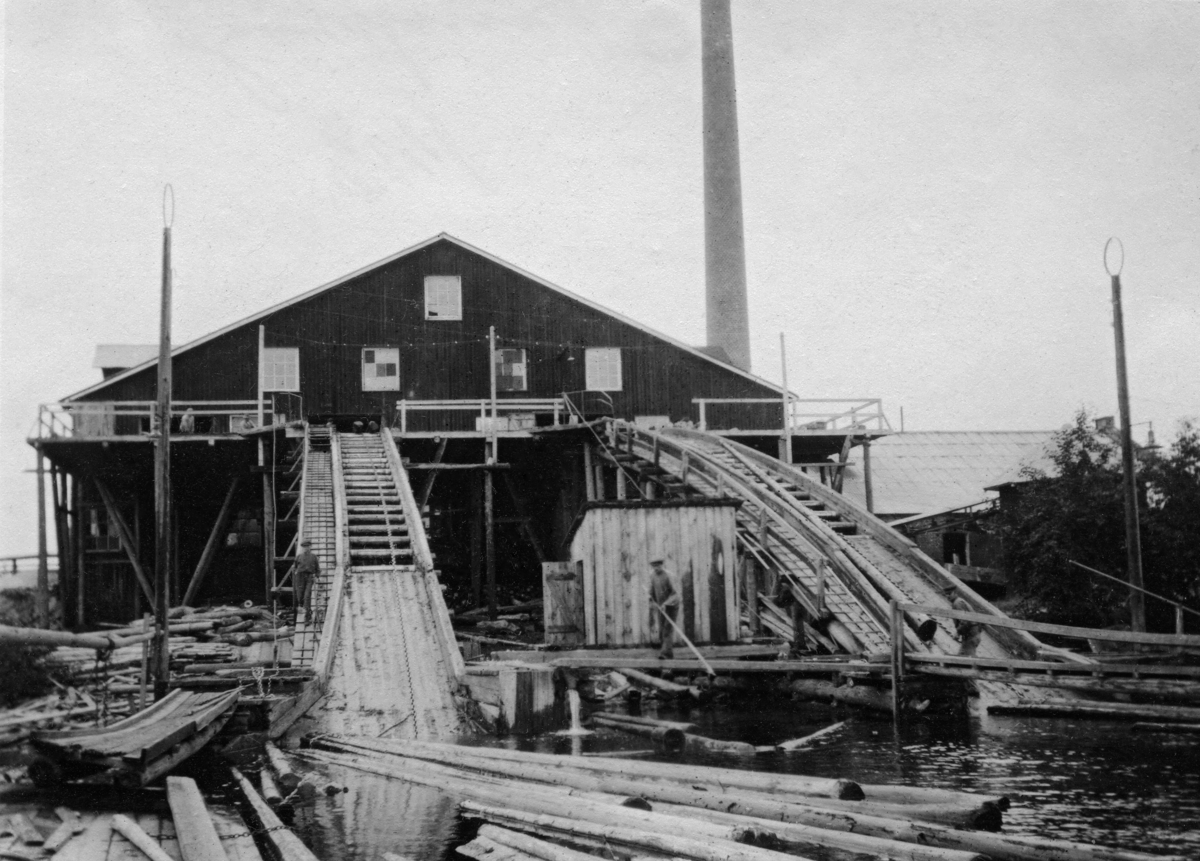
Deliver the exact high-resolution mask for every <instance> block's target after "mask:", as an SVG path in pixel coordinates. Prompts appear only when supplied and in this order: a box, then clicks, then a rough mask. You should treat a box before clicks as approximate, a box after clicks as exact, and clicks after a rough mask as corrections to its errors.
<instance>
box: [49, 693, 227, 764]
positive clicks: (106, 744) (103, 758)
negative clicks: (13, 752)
mask: <svg viewBox="0 0 1200 861" xmlns="http://www.w3.org/2000/svg"><path fill="white" fill-rule="evenodd" d="M238 693H239V692H238V691H237V690H232V691H218V692H216V693H196V692H192V691H184V690H174V691H172V692H171V693H169V694H168V695H167V696H165V697H164V698H163V699H161V700H159V701H158V702H156V703H155V704H154V705H152V706H150V707H149V708H147V709H143V710H142V711H140V712H138V713H137V714H134V715H131V716H129V717H127V718H125V719H124V720H121V721H117V722H116V723H114V724H112V725H111V726H108V727H105V728H102V729H77V730H63V731H59V732H39V733H34V735H33V736H32V737H31V738H30V739H29V743H30V744H31V745H32V746H33V747H34V749H35V750H37V751H38V753H39V754H40V755H39V756H38V758H37V759H36V760H35V761H34V762H33V763H32V764H31V765H30V766H29V776H30V778H31V779H32V780H33V781H34V782H35V783H37V784H39V785H42V786H53V785H56V784H59V783H62V782H63V781H65V780H72V779H77V778H85V777H86V778H92V779H97V780H103V781H110V782H113V783H117V784H120V785H122V786H145V785H146V784H147V783H150V782H151V781H153V780H154V779H155V778H158V777H161V776H162V775H163V774H166V773H167V772H168V771H170V770H171V769H172V768H174V767H175V766H176V765H178V764H179V763H181V762H183V760H185V759H187V758H188V757H189V756H191V755H192V754H193V753H195V752H196V751H198V750H200V748H202V747H204V745H206V744H207V743H208V742H209V741H210V740H211V739H212V737H213V736H214V735H216V734H217V732H219V731H220V729H221V727H223V726H224V725H225V722H226V721H228V720H229V718H230V717H231V716H232V715H233V708H234V706H235V705H237V701H238Z"/></svg>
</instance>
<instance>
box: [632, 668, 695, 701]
mask: <svg viewBox="0 0 1200 861" xmlns="http://www.w3.org/2000/svg"><path fill="white" fill-rule="evenodd" d="M619 672H620V673H621V674H622V675H623V676H625V677H626V678H629V679H633V680H634V681H635V682H641V683H642V684H643V685H647V686H648V687H652V688H655V689H657V690H660V691H662V692H664V693H668V694H672V695H677V694H691V695H692V696H693V697H694V698H695V699H700V698H701V696H702V694H701V693H700V689H699V688H695V687H689V686H687V685H677V684H675V683H674V682H668V681H667V680H666V679H660V678H657V677H655V676H652V675H650V674H649V673H643V672H642V671H641V670H629V669H623V670H619Z"/></svg>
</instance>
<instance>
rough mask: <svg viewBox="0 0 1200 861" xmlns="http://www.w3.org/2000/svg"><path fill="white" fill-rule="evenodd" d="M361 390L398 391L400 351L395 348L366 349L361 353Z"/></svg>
mask: <svg viewBox="0 0 1200 861" xmlns="http://www.w3.org/2000/svg"><path fill="white" fill-rule="evenodd" d="M362 390H363V391H364V392H398V391H400V350H399V348H397V347H367V348H366V349H364V350H363V351H362Z"/></svg>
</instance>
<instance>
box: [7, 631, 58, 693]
mask: <svg viewBox="0 0 1200 861" xmlns="http://www.w3.org/2000/svg"><path fill="white" fill-rule="evenodd" d="M48 654H50V648H49V647H48V646H23V645H20V644H18V643H0V679H3V680H4V684H3V685H0V706H3V707H4V708H11V707H12V706H15V705H17V704H18V703H21V702H24V701H25V700H28V699H32V698H34V697H38V696H41V695H42V694H44V693H46V691H48V690H49V689H50V687H51V682H50V678H49V676H48V674H47V670H46V666H45V658H46V655H48Z"/></svg>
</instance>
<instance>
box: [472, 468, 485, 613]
mask: <svg viewBox="0 0 1200 861" xmlns="http://www.w3.org/2000/svg"><path fill="white" fill-rule="evenodd" d="M480 471H481V472H486V470H480ZM484 481H485V478H484V476H482V475H480V476H479V477H478V480H476V478H475V477H474V476H473V477H472V482H470V606H472V607H475V608H479V607H482V606H484V586H482V582H484V576H482V572H484Z"/></svg>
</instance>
